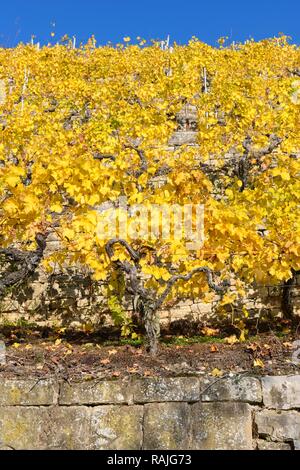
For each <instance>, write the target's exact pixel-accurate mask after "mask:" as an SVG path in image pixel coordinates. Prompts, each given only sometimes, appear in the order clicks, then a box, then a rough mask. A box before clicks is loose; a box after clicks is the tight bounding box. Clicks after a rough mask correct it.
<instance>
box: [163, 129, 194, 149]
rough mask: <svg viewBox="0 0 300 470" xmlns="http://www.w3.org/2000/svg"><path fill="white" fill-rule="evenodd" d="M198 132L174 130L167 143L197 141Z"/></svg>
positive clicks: (178, 143)
mask: <svg viewBox="0 0 300 470" xmlns="http://www.w3.org/2000/svg"><path fill="white" fill-rule="evenodd" d="M197 136H198V133H197V132H194V131H179V132H174V134H173V135H172V137H171V139H170V140H169V145H174V146H176V145H191V144H196V143H197Z"/></svg>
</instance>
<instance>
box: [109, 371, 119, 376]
mask: <svg viewBox="0 0 300 470" xmlns="http://www.w3.org/2000/svg"><path fill="white" fill-rule="evenodd" d="M111 375H112V377H120V375H121V372H118V371H115V372H113V373H112V374H111Z"/></svg>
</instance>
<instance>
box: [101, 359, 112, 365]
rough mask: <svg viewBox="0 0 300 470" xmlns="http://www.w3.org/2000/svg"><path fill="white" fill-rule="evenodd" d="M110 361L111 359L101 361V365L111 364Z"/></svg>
mask: <svg viewBox="0 0 300 470" xmlns="http://www.w3.org/2000/svg"><path fill="white" fill-rule="evenodd" d="M109 363H110V360H109V359H101V361H100V364H103V365H106V364H109Z"/></svg>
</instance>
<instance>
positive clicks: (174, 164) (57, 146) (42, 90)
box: [0, 37, 300, 336]
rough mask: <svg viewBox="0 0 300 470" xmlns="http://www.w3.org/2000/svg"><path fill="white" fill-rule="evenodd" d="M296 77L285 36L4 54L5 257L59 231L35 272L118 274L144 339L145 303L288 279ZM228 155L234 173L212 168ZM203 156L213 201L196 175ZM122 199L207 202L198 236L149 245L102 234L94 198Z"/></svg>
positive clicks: (295, 246)
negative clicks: (181, 130)
mask: <svg viewBox="0 0 300 470" xmlns="http://www.w3.org/2000/svg"><path fill="white" fill-rule="evenodd" d="M299 76H300V50H299V48H298V47H296V46H295V45H293V44H290V43H289V41H288V39H287V38H286V37H280V38H275V39H270V40H264V41H261V42H254V41H248V42H246V43H245V44H235V45H229V46H228V47H225V46H224V45H222V44H220V46H219V47H217V48H214V47H211V46H209V45H206V44H204V43H202V42H200V41H198V40H196V39H193V40H191V41H190V43H189V44H188V45H186V46H177V45H174V47H172V48H161V47H160V44H159V43H153V44H152V45H151V46H145V45H144V44H142V45H128V43H127V44H126V46H125V45H124V46H122V47H121V46H119V47H116V48H113V47H111V46H106V47H99V48H98V47H96V45H95V41H94V39H91V40H90V41H89V42H88V43H87V44H86V45H84V46H82V47H80V48H77V49H75V48H72V47H71V45H70V44H57V45H55V46H47V47H42V48H40V49H39V48H37V47H36V46H34V45H19V46H18V47H16V48H14V49H0V80H1V83H2V86H1V97H0V200H1V209H0V246H1V247H2V251H3V253H4V250H8V249H9V247H11V246H12V245H14V244H16V243H17V245H18V247H19V249H20V250H23V251H25V252H26V251H30V250H37V247H36V235H37V234H44V235H45V237H46V236H47V234H48V233H50V232H51V231H55V233H56V234H57V236H58V237H59V238H60V240H61V250H60V251H58V252H56V253H54V254H51V255H50V256H48V257H45V256H43V257H42V259H41V262H42V263H43V265H44V266H45V268H47V269H49V270H51V268H52V267H53V265H54V264H56V265H57V264H59V265H61V266H62V267H63V266H64V265H65V264H66V263H67V264H69V265H76V266H82V267H83V268H85V269H86V268H88V269H89V270H90V271H91V272H92V275H93V277H94V279H95V280H97V281H100V282H104V283H107V286H108V289H111V290H114V289H115V290H116V291H117V292H119V293H120V292H121V289H120V287H118V286H119V284H118V283H119V282H120V276H123V284H124V292H123V291H122V292H123V293H124V295H125V293H126V292H127V293H128V294H130V295H131V296H132V297H133V298H134V303H135V307H136V308H137V309H138V311H139V313H140V314H141V316H143V315H144V318H146V319H147V318H148V319H149V324H148V325H147V322H146V329H147V332H148V335H149V334H150V336H151V334H152V336H158V333H159V332H158V327H157V325H155V321H156V320H155V319H156V311H157V310H158V308H159V307H161V305H162V303H163V302H165V301H168V300H169V299H171V298H173V297H175V296H176V297H177V298H180V297H181V298H183V297H190V296H193V297H195V298H200V297H204V298H207V299H208V298H209V295H210V291H211V289H214V288H215V290H218V289H219V290H220V292H221V290H222V301H221V302H223V304H226V303H230V302H233V301H234V300H235V298H237V297H239V296H240V297H242V296H243V295H244V285H245V283H247V284H249V283H253V282H256V283H259V284H264V283H268V284H269V283H272V284H276V283H278V282H286V281H288V280H289V279H291V278H292V277H293V275H294V273H295V272H297V271H298V270H299V269H300V179H299V172H300V159H299V150H300V91H299V98H298V89H299V88H300V85H299V80H300V79H298V80H297V77H299ZM187 103H188V104H189V105H192V106H195V107H196V109H197V114H198V127H197V140H198V145H194V146H188V145H183V146H181V147H178V149H177V150H176V149H175V151H174V149H170V148H169V147H168V142H169V140H170V138H171V136H172V134H173V133H174V131H176V128H177V125H178V124H177V121H176V115H177V113H178V112H180V111H181V110H182V108H183V106H184V105H186V104H187ZM228 154H231V155H233V159H234V161H235V171H234V174H230V175H227V174H226V171H221V170H222V169H224V165H225V161H226V159H225V156H226V155H228ZM212 158H213V159H214V160H215V161H216V163H215V165H217V168H218V169H219V170H220V177H219V178H220V179H221V186H222V188H223V191H222V193H221V194H219V195H218V196H216V195H215V192H214V191H213V189H214V186H213V181H212V179H211V178H210V174H209V172H206V171H205V168H206V167H207V165H208V162H209V161H210V159H212ZM157 178H159V179H160V183H159V184H155V180H156V179H157ZM120 197H123V198H124V197H125V198H126V210H128V211H129V212H130V208H132V207H134V206H135V205H136V204H143V205H144V206H145V207H150V206H153V205H157V204H168V205H170V204H180V205H186V204H191V203H193V204H202V205H204V208H205V210H204V235H205V240H204V243H203V245H202V246H201V247H198V248H197V249H195V250H191V249H189V248H188V247H187V240H186V239H185V237H183V238H182V239H181V240H174V239H172V238H170V239H167V240H166V239H161V238H159V237H158V238H155V239H153V238H150V239H147V240H145V237H144V236H143V233H142V230H141V234H140V236H139V237H134V238H133V239H131V238H130V236H128V234H126V237H124V233H117V237H116V239H114V240H104V239H102V238H101V237H99V236H98V235H99V234H98V232H97V227H98V226H99V223H101V217H103V212H102V211H101V210H99V208H100V209H101V207H104V206H103V204H107V203H108V202H109V203H110V204H111V206H109V207H114V208H115V207H117V204H118V201H119V198H120ZM132 220H133V222H134V221H136V216H134V215H133V216H132ZM124 238H126V240H124ZM119 239H121V242H119ZM123 242H124V243H123ZM6 253H7V252H6ZM1 279H2V282H5V276H2V278H1ZM229 282H234V283H235V285H236V288H237V290H236V292H235V294H234V295H233V294H231V293H229V291H228V292H226V286H227V285H228V284H229ZM149 312H150V313H149ZM150 324H151V325H152V327H153V331H152V332H151V331H150V333H149V331H148V330H149V328H150V329H151V327H150V326H149V325H150ZM153 325H154V326H153Z"/></svg>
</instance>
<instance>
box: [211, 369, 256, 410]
mask: <svg viewBox="0 0 300 470" xmlns="http://www.w3.org/2000/svg"><path fill="white" fill-rule="evenodd" d="M202 401H204V402H205V401H209V402H210V401H243V402H248V403H261V402H262V390H261V383H260V381H259V379H257V378H255V377H243V376H239V375H237V376H234V377H228V378H225V379H223V380H222V379H221V380H218V381H217V382H215V383H213V384H212V385H211V387H209V389H208V390H207V391H206V392H205V393H203V394H202Z"/></svg>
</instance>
